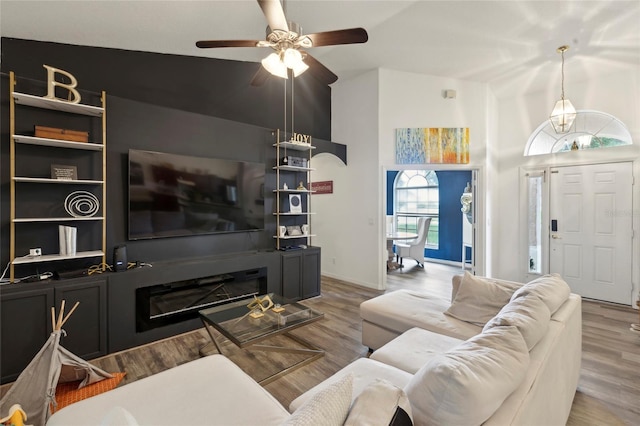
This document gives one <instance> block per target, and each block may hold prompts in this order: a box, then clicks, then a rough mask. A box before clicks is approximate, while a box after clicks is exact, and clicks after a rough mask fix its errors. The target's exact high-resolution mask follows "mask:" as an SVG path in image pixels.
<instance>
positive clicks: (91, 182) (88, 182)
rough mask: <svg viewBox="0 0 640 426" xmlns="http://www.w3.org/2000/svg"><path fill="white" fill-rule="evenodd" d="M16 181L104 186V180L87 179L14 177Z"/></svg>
mask: <svg viewBox="0 0 640 426" xmlns="http://www.w3.org/2000/svg"><path fill="white" fill-rule="evenodd" d="M13 180H14V181H16V182H27V183H58V184H63V185H64V184H66V185H102V184H104V181H103V180H86V179H76V180H64V179H51V178H30V177H18V176H16V177H14V178H13Z"/></svg>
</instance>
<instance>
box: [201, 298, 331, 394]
mask: <svg viewBox="0 0 640 426" xmlns="http://www.w3.org/2000/svg"><path fill="white" fill-rule="evenodd" d="M260 297H264V296H260ZM269 297H270V298H271V300H272V301H273V303H274V304H276V305H280V307H281V308H284V310H282V311H281V312H274V310H273V308H270V309H267V310H266V311H264V312H262V311H260V310H259V309H258V310H257V311H260V313H262V314H263V315H262V316H260V317H258V318H254V316H253V315H252V314H255V313H257V311H256V310H251V309H249V308H248V307H247V305H248V304H249V303H251V302H252V301H253V299H243V300H238V301H235V302H231V303H226V304H224V305H219V306H214V307H212V308H208V309H203V310H201V311H199V314H200V319H201V320H202V323H203V324H204V328H205V330H207V333H209V336H210V337H211V341H212V343H213V344H214V345H215V347H216V350H217V351H218V353H220V354H224V353H223V351H222V349H221V346H220V344H219V342H218V340H217V339H216V335H215V332H214V330H215V331H217V332H218V333H220V334H221V335H222V336H224V337H226V338H227V339H229V340H230V341H231V342H233V343H234V344H235V345H236V346H238V347H239V348H242V349H245V348H248V347H251V349H255V350H260V351H268V352H284V353H290V354H305V355H310V356H309V357H307V358H305V359H303V360H302V361H299V362H297V363H295V364H293V365H292V366H290V367H287V368H285V369H283V370H281V371H279V372H277V373H275V374H272V375H271V376H269V377H267V378H265V379H263V380H261V381H260V382H259V383H260V384H261V385H266V384H268V383H271V382H272V381H274V380H276V379H278V378H280V377H282V376H283V375H285V374H287V373H289V372H291V371H293V370H296V369H298V368H300V367H303V366H305V365H307V364H309V363H310V362H313V361H315V360H316V359H318V358H321V357H323V356H324V350H322V349H320V348H318V347H316V346H315V345H313V344H312V343H310V342H308V341H307V340H305V339H302V338H301V337H298V336H295V335H293V334H291V333H289V332H290V331H291V330H295V329H296V328H300V327H304V326H305V325H308V324H311V323H313V322H316V321H319V320H321V319H323V318H324V314H323V313H321V312H317V311H314V310H313V309H310V308H308V307H306V306H304V305H302V304H300V303H296V302H291V301H287V300H286V299H283V298H282V297H281V296H279V295H277V294H273V293H270V294H269ZM279 335H282V336H285V337H287V338H288V339H290V340H292V341H294V342H296V343H298V344H299V345H302V346H303V348H299V347H283V346H272V345H264V344H259V343H260V342H262V341H264V340H266V339H269V338H271V337H274V336H279ZM203 349H204V348H203ZM200 353H201V355H205V354H204V353H203V350H202V349H201V350H200Z"/></svg>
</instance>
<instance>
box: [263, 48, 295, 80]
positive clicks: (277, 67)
mask: <svg viewBox="0 0 640 426" xmlns="http://www.w3.org/2000/svg"><path fill="white" fill-rule="evenodd" d="M262 66H263V67H264V69H266V70H267V71H269V72H270V73H271V74H273V75H275V76H277V77H280V78H289V77H287V67H286V66H285V64H284V63H283V62H282V61H281V60H280V55H278V54H277V53H272V54H270V55H269V56H267V57H266V58H264V59H263V60H262Z"/></svg>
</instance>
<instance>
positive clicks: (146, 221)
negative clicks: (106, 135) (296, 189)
mask: <svg viewBox="0 0 640 426" xmlns="http://www.w3.org/2000/svg"><path fill="white" fill-rule="evenodd" d="M264 177H265V165H264V164H262V163H254V162H247V161H235V160H224V159H219V158H204V157H191V156H185V155H176V154H168V153H163V152H152V151H140V150H133V149H131V150H129V239H130V240H138V239H145V238H161V237H176V236H185V235H197V234H214V233H221V232H239V231H254V230H261V229H264V214H265V213H264Z"/></svg>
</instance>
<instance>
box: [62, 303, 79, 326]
mask: <svg viewBox="0 0 640 426" xmlns="http://www.w3.org/2000/svg"><path fill="white" fill-rule="evenodd" d="M79 304H80V302H76V304H75V305H73V308H71V310H70V311H69V313H68V314H67V315H66V316H65V317H64V319H63V320H62V324H60V328H62V326H63V325H64V323H65V322H67V320H68V319H69V317H70V316H71V314H72V313H73V311H75V310H76V308H77V307H78V305H79Z"/></svg>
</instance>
